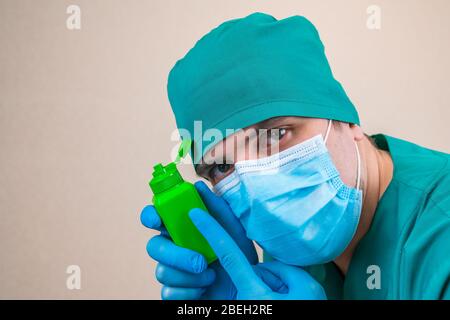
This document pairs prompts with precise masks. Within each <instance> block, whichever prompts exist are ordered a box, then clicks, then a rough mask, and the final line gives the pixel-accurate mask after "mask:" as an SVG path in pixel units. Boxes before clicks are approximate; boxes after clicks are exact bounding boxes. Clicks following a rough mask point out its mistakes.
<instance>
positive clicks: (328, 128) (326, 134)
mask: <svg viewBox="0 0 450 320" xmlns="http://www.w3.org/2000/svg"><path fill="white" fill-rule="evenodd" d="M331 122H333V120H331V119H330V121H328V127H327V132H326V133H325V138H323V142H324V143H327V140H328V135H329V134H330V130H331Z"/></svg>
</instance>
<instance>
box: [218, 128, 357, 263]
mask: <svg viewBox="0 0 450 320" xmlns="http://www.w3.org/2000/svg"><path fill="white" fill-rule="evenodd" d="M330 125H331V121H330V122H329V125H328V128H327V133H326V135H325V139H324V138H323V137H322V135H318V136H315V137H313V138H311V139H309V140H307V141H304V142H302V143H300V144H298V145H295V146H293V147H291V148H289V149H286V150H284V151H282V152H280V153H277V154H274V155H272V156H270V157H266V158H261V159H257V160H246V161H240V162H237V163H236V164H235V170H234V171H233V173H231V174H230V175H229V176H227V177H226V178H225V179H223V180H222V181H220V182H219V183H218V184H217V185H216V186H215V187H214V190H215V192H216V193H217V194H218V195H221V196H222V197H223V198H224V199H225V200H226V201H227V202H228V204H229V205H230V207H231V209H232V211H233V213H234V214H235V215H236V217H237V218H239V220H240V221H241V223H242V225H243V227H244V228H245V230H246V232H247V236H248V238H249V239H252V240H254V241H256V242H257V243H258V245H260V246H261V247H262V248H263V249H264V250H265V251H266V252H267V253H269V254H270V255H271V256H272V257H273V258H275V259H277V260H279V261H281V262H284V263H287V264H292V265H297V266H307V265H313V264H319V263H325V262H328V261H331V260H333V259H335V258H336V257H338V256H339V255H340V254H341V253H342V252H343V251H344V250H345V248H346V247H347V246H348V244H349V243H350V241H351V239H352V238H353V236H354V234H355V232H356V228H357V226H358V222H359V218H360V214H361V204H362V192H361V191H360V190H359V183H360V171H361V170H360V156H359V152H358V146H357V145H356V143H355V145H356V154H357V157H358V168H357V183H356V188H353V187H349V186H347V185H345V184H344V183H343V181H342V180H341V178H340V175H339V172H338V170H337V169H336V167H335V166H334V164H333V161H332V159H331V157H330V154H329V153H328V150H327V148H326V145H325V143H326V139H327V137H328V133H329V131H330Z"/></svg>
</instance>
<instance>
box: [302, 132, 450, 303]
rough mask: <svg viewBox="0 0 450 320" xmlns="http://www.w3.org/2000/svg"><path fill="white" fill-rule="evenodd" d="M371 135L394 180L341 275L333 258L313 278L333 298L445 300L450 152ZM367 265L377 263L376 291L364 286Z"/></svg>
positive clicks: (448, 289)
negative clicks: (388, 162) (390, 166)
mask: <svg viewBox="0 0 450 320" xmlns="http://www.w3.org/2000/svg"><path fill="white" fill-rule="evenodd" d="M374 139H375V140H376V143H377V145H378V146H379V147H380V148H382V149H385V150H387V151H389V152H390V154H391V157H392V159H393V162H394V176H393V180H392V181H391V183H390V184H389V186H388V188H387V190H386V191H385V193H384V194H383V197H382V198H381V200H380V202H379V203H378V207H377V210H376V212H375V216H374V219H373V221H372V224H371V227H370V229H369V231H368V233H367V234H366V236H365V237H364V238H363V239H362V240H361V242H360V243H359V244H358V247H357V248H356V250H355V253H354V255H353V258H352V261H351V263H350V267H349V270H348V272H347V275H346V277H345V280H343V277H342V276H341V275H340V273H339V272H338V271H337V268H336V267H335V266H334V264H333V263H329V264H327V265H326V268H327V274H326V275H325V276H324V275H322V277H321V278H319V279H318V280H319V282H321V283H322V284H323V285H324V287H325V290H326V291H327V293H328V292H331V294H330V296H331V297H332V298H344V299H450V155H449V154H444V153H440V152H437V151H432V150H429V149H426V148H423V147H420V146H417V145H415V144H412V143H409V142H406V141H402V140H399V139H395V138H392V137H389V136H385V135H376V136H374ZM370 265H377V266H379V267H380V271H381V272H380V274H381V289H379V290H378V289H373V290H369V289H368V287H367V279H368V277H369V276H370V274H368V273H367V267H368V266H370ZM323 268H324V267H323V266H313V267H311V268H310V269H311V270H310V272H311V273H312V274H314V272H316V273H317V270H319V271H320V270H321V269H323ZM322 272H323V270H322ZM339 291H342V294H341V296H336V292H339Z"/></svg>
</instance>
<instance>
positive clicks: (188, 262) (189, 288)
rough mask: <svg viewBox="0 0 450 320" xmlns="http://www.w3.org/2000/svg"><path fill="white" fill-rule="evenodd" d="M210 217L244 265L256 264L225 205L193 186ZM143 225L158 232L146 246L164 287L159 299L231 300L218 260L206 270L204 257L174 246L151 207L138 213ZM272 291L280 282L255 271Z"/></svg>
mask: <svg viewBox="0 0 450 320" xmlns="http://www.w3.org/2000/svg"><path fill="white" fill-rule="evenodd" d="M195 187H196V188H197V191H198V192H199V194H200V196H201V197H202V199H203V202H204V203H205V205H206V207H207V208H208V211H209V212H210V214H211V215H212V216H213V217H214V218H215V219H216V220H217V222H218V223H220V225H221V226H222V227H223V229H225V230H226V231H227V233H228V234H229V236H230V237H231V238H232V239H233V241H234V243H235V244H236V245H237V246H238V247H239V248H240V250H241V252H242V254H243V255H244V257H245V259H246V261H247V263H249V264H256V263H257V262H258V256H257V254H256V251H255V247H254V245H253V242H252V241H251V240H249V239H248V238H247V237H246V234H245V230H244V229H243V227H242V225H241V223H240V222H239V220H238V219H237V218H236V217H235V216H234V215H233V213H232V212H231V209H230V207H229V206H228V204H227V203H226V202H225V201H224V200H223V199H222V198H220V197H218V196H216V195H215V194H214V193H213V192H211V190H209V188H208V186H207V185H206V184H205V183H203V182H201V181H200V182H197V183H195ZM141 222H142V224H143V225H144V226H146V227H148V228H152V229H155V230H159V231H161V234H160V235H158V236H155V237H153V238H152V239H150V241H149V242H148V244H147V251H148V253H149V255H150V256H151V257H152V258H153V259H155V260H157V261H158V262H159V263H158V265H157V267H156V272H155V274H156V278H157V279H158V281H159V282H161V283H162V284H163V287H162V290H161V297H162V299H190V300H193V299H224V300H227V299H234V298H235V297H236V293H237V291H236V287H235V286H234V284H233V282H232V281H231V279H230V277H229V275H228V273H227V272H226V271H225V270H224V269H223V267H222V266H221V264H220V263H219V261H215V262H213V263H212V264H211V265H210V266H209V267H208V265H207V263H206V260H205V258H204V257H203V256H202V255H201V254H199V253H197V252H195V251H192V250H189V249H185V248H182V247H179V246H177V245H175V244H174V243H173V242H172V240H171V239H170V236H169V235H168V233H167V230H166V229H165V228H164V226H163V225H162V222H161V219H160V218H159V216H158V214H157V213H156V211H155V208H154V207H153V206H147V207H145V208H144V209H143V211H142V213H141ZM258 272H260V273H261V274H262V275H264V276H265V277H266V278H267V279H268V281H271V283H272V285H273V286H274V287H275V288H280V289H282V283H280V282H279V280H278V279H277V278H276V277H273V276H272V274H269V273H268V272H266V271H265V270H258Z"/></svg>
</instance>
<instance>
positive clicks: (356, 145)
mask: <svg viewBox="0 0 450 320" xmlns="http://www.w3.org/2000/svg"><path fill="white" fill-rule="evenodd" d="M355 147H356V156H357V157H358V173H357V175H356V190H359V186H360V183H361V156H360V154H359V148H358V143H356V141H355Z"/></svg>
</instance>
